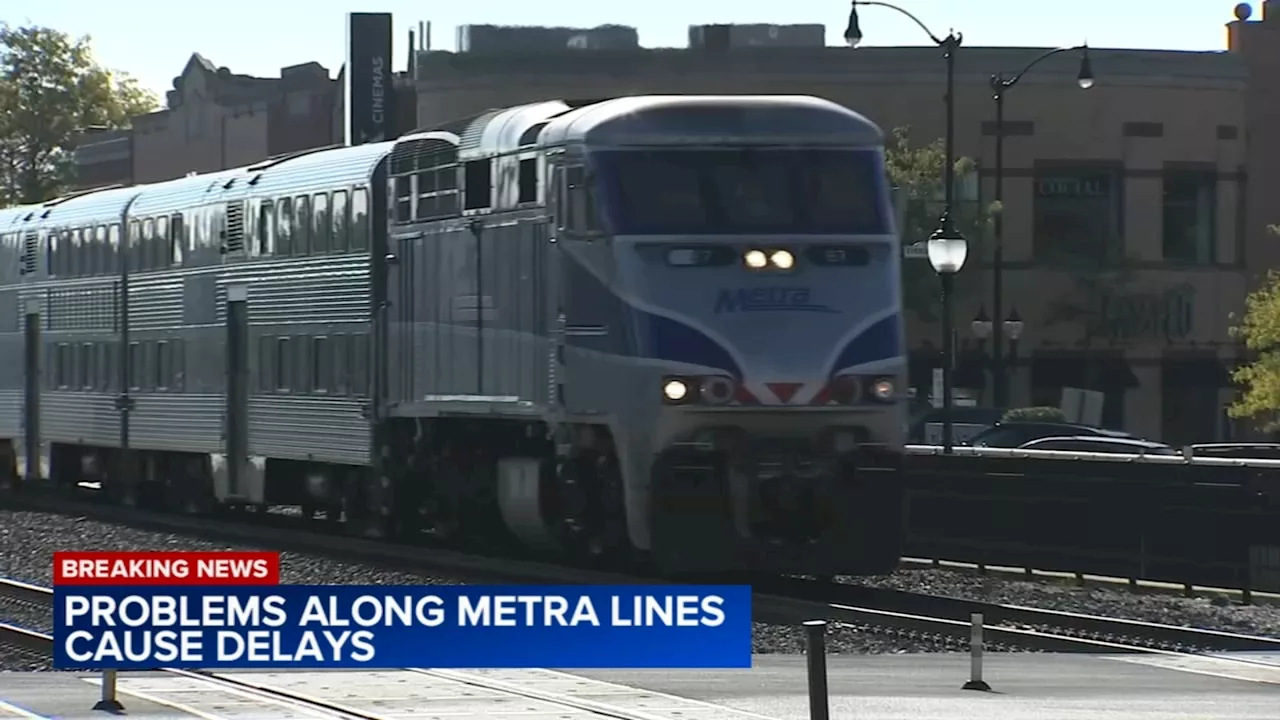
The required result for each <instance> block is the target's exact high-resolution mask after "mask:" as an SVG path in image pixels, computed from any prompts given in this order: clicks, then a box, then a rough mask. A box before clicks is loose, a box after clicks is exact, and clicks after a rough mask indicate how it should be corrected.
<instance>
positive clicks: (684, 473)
mask: <svg viewBox="0 0 1280 720" xmlns="http://www.w3.org/2000/svg"><path fill="white" fill-rule="evenodd" d="M378 436H379V438H380V442H379V448H380V452H378V453H377V457H376V458H375V460H376V462H375V463H374V464H373V466H372V467H357V466H349V465H333V464H324V463H316V462H306V461H298V460H281V459H266V460H265V466H264V467H263V483H262V493H261V497H260V502H253V503H248V502H241V501H236V500H231V501H227V500H226V499H225V498H224V499H222V500H220V499H219V497H220V494H219V486H218V481H217V478H216V475H217V473H216V471H215V470H216V468H215V466H216V463H217V461H218V458H217V457H216V456H210V455H209V454H206V453H178V452H159V451H147V450H131V451H129V452H122V451H121V450H120V449H118V448H104V447H87V446H78V445H70V444H63V443H47V444H46V445H45V453H46V455H45V456H44V457H43V458H42V460H41V462H40V465H41V468H42V470H43V472H42V473H41V475H42V476H43V477H44V479H46V480H47V481H48V482H49V483H50V484H51V485H52V486H53V487H56V488H58V489H59V490H60V491H66V492H76V491H82V492H91V493H94V494H96V495H98V496H100V497H102V498H104V499H105V500H107V501H109V502H113V503H119V504H124V505H132V506H139V507H145V508H148V509H153V510H161V511H168V512H174V513H189V514H211V513H217V512H267V511H268V508H289V507H292V508H296V509H297V510H300V511H301V513H302V515H303V516H304V517H306V518H307V519H309V520H311V521H312V522H314V523H315V524H316V525H317V526H318V527H322V528H324V529H326V530H329V531H333V532H343V533H349V534H353V535H361V536H372V537H381V538H386V539H395V540H415V539H430V540H433V541H436V542H439V543H442V544H445V545H447V546H458V547H464V548H476V549H479V548H483V549H487V550H492V551H500V552H502V553H505V554H511V555H514V556H533V557H544V556H555V557H557V558H561V559H563V558H566V557H567V558H570V559H572V560H574V561H576V562H579V563H583V564H591V565H597V566H608V567H619V566H636V565H643V566H648V567H651V568H654V569H658V570H661V571H663V572H666V573H668V574H671V575H676V576H680V575H695V574H696V575H700V576H701V575H706V574H709V573H729V572H733V573H742V572H746V573H762V574H770V575H772V574H816V575H837V574H878V573H884V572H890V571H892V570H893V568H894V567H895V566H896V565H897V562H898V558H899V556H900V554H901V544H902V539H903V529H904V526H905V509H904V499H903V493H902V490H901V487H900V483H899V478H898V473H897V471H898V463H899V461H900V455H898V454H896V453H892V452H878V451H876V450H875V449H864V450H859V451H855V452H848V453H844V454H841V455H825V456H823V455H815V454H813V453H812V452H809V451H808V449H807V448H804V447H789V446H779V447H772V446H769V445H767V444H764V445H760V446H758V447H757V448H756V449H755V450H753V451H752V452H750V453H747V454H744V455H733V456H730V454H727V453H724V452H716V451H708V450H706V449H702V448H697V447H688V448H684V447H677V448H674V449H672V450H669V451H667V452H665V453H663V454H661V455H660V456H658V457H657V458H656V460H655V462H654V463H653V464H652V470H651V473H650V479H651V483H650V484H649V487H650V488H651V494H650V497H649V498H648V503H647V505H648V508H647V512H640V511H637V510H635V509H634V505H633V509H632V511H631V512H630V513H629V512H628V505H629V502H628V499H627V493H626V491H625V489H624V477H623V476H624V473H623V468H622V466H621V463H620V462H619V453H618V452H617V450H616V449H615V447H614V443H613V438H612V436H611V435H610V433H609V431H608V430H607V429H605V428H601V427H594V426H591V427H586V426H584V427H577V428H574V429H572V430H571V431H569V432H568V433H567V434H566V433H561V434H560V436H559V437H558V438H552V437H549V435H548V433H547V430H546V427H545V426H544V425H542V424H541V423H537V422H524V421H492V420H484V421H479V420H476V421H470V420H461V419H460V420H455V419H449V420H439V419H434V420H426V419H411V418H405V419H395V420H392V421H390V422H388V423H387V424H386V425H385V426H384V428H383V429H382V432H380V433H378ZM15 448H16V449H18V452H16V453H15V452H14V450H15ZM21 449H22V446H21V444H18V443H15V442H12V441H9V442H5V443H4V451H5V452H6V455H7V458H8V461H7V462H3V464H2V465H0V467H3V468H7V469H8V472H7V473H6V474H7V475H8V478H7V479H8V480H9V481H10V482H18V483H20V482H30V479H26V478H29V474H28V473H27V468H26V465H27V461H26V458H24V457H22V453H21ZM20 479H22V480H20ZM641 507H643V505H641ZM637 516H640V518H642V519H641V520H640V521H641V522H647V523H649V530H650V532H649V537H650V540H651V546H650V547H649V548H645V549H644V550H643V551H641V550H637V549H636V548H635V547H634V546H633V544H632V541H631V536H632V533H630V532H629V527H628V524H629V523H630V522H636V521H637Z"/></svg>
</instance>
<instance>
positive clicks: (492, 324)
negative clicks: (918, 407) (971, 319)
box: [0, 96, 906, 575]
mask: <svg viewBox="0 0 1280 720" xmlns="http://www.w3.org/2000/svg"><path fill="white" fill-rule="evenodd" d="M0 238H3V243H2V247H3V252H4V253H5V255H6V256H7V258H6V260H7V262H5V263H4V267H3V269H2V270H0V272H2V273H3V274H2V275H0V305H4V306H6V307H7V308H8V310H7V317H8V318H9V319H10V321H9V322H8V324H7V325H5V324H3V323H0V343H3V345H2V347H3V349H4V352H5V354H6V355H7V356H8V357H9V358H10V359H11V360H12V362H11V363H10V364H9V365H8V367H9V368H10V370H9V371H7V372H6V373H4V374H3V377H2V380H3V383H2V385H0V437H3V438H6V439H8V444H9V447H10V448H11V449H12V451H13V455H14V458H15V463H14V466H15V467H14V472H16V473H17V474H18V475H19V476H21V477H27V478H32V479H34V478H36V477H38V476H44V477H50V478H52V479H54V480H55V481H58V482H64V483H86V482H96V483H101V484H102V485H103V486H104V487H105V488H106V489H107V490H108V491H109V492H112V493H114V494H116V496H117V497H119V498H120V499H122V500H124V501H131V502H133V501H136V502H149V503H161V504H164V505H166V506H168V507H171V508H173V509H179V510H187V511H200V510H203V509H206V508H208V507H210V506H211V505H212V504H215V503H221V504H230V505H245V506H261V505H268V504H294V505H301V506H303V508H304V509H305V510H306V512H308V513H309V514H315V515H325V516H327V517H328V518H330V519H333V520H338V519H342V520H344V521H345V524H346V525H347V526H349V527H350V528H352V529H358V530H359V531H362V532H377V533H382V534H406V533H410V534H412V533H417V532H421V531H429V532H432V533H434V534H435V535H437V536H439V537H442V538H449V537H456V536H460V535H462V536H473V537H479V538H482V539H484V540H487V541H493V540H495V539H500V538H501V539H507V540H514V541H516V542H517V543H518V544H519V545H521V546H525V547H528V548H534V549H540V550H548V551H551V552H558V553H569V554H576V555H586V556H615V555H624V554H636V553H638V554H641V555H645V556H647V557H649V558H651V559H652V560H653V561H654V563H655V564H656V565H657V566H659V567H661V568H664V569H666V570H669V571H680V572H703V571H713V572H715V571H733V570H749V571H756V572H781V573H812V574H822V575H830V574H865V573H880V572H885V571H888V570H891V569H892V568H893V567H894V566H896V564H897V561H898V557H899V554H900V550H901V541H902V536H903V532H904V523H903V513H904V509H903V505H904V503H903V493H902V490H901V488H900V487H899V485H898V477H897V474H896V472H895V470H896V469H897V468H898V466H899V463H900V460H901V455H902V447H903V439H904V438H903V433H904V425H905V422H904V420H905V414H904V413H905V409H904V397H903V395H902V393H901V388H902V387H903V386H904V380H905V378H904V374H905V367H906V365H905V352H904V347H903V327H902V303H901V286H900V268H899V262H900V259H899V258H900V254H901V253H900V249H899V246H898V239H897V236H896V230H895V227H894V215H893V211H892V207H891V196H890V189H889V187H888V184H887V179H886V176H885V168H884V155H883V135H882V132H881V130H880V129H879V128H878V127H876V126H875V125H874V124H873V123H871V122H870V121H868V120H867V119H866V118H864V117H862V116H861V115H858V114H857V113H854V112H851V111H849V110H847V109H845V108H842V107H840V106H838V105H836V104H833V103H830V102H827V101H825V100H820V99H816V98H809V97H799V96H777V97H743V96H705V97H699V96H681V97H625V98H615V99H608V100H599V101H584V102H563V101H548V102H541V103H534V104H530V105H524V106H520V107H514V108H508V109H503V110H496V111H491V112H488V113H485V114H483V115H481V116H479V117H475V118H468V119H465V120H462V121H459V122H456V123H451V124H448V125H445V126H442V127H438V128H433V129H431V130H427V131H420V132H416V133H413V134H410V135H406V136H404V137H401V138H400V139H398V140H396V141H394V142H388V143H380V144H376V145H364V146H359V147H353V148H337V149H321V150H316V151H311V152H307V153H302V154H298V155H294V156H288V157H283V158H277V159H273V160H271V161H267V162H264V163H260V164H258V165H255V166H252V167H247V168H239V169H235V170H230V171H224V172H220V173H215V174H212V175H205V176H194V177H189V178H184V179H181V180H176V181H172V182H168V183H158V184H154V185H147V186H139V187H133V188H117V189H110V190H103V191H99V192H91V193H88V194H86V195H81V196H78V197H73V198H68V199H63V200H57V201H53V202H51V203H47V204H45V205H43V206H40V207H28V208H17V209H10V210H7V211H0ZM0 316H3V313H0ZM19 319H22V320H23V322H19ZM23 368H25V370H26V372H22V371H21V370H22V369H23ZM41 369H43V372H38V371H40V370H41ZM37 459H38V460H39V462H38V463H37V462H33V461H34V460H37Z"/></svg>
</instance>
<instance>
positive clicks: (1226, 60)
mask: <svg viewBox="0 0 1280 720" xmlns="http://www.w3.org/2000/svg"><path fill="white" fill-rule="evenodd" d="M1268 5H1270V6H1271V7H1270V8H1269V9H1270V13H1269V14H1268V13H1267V12H1266V11H1265V10H1264V13H1263V17H1262V18H1261V19H1259V20H1255V21H1250V22H1233V23H1231V24H1229V25H1228V35H1229V45H1230V50H1229V51H1228V52H1225V53H1197V52H1173V51H1168V52H1163V51H1135V50H1093V51H1092V53H1091V57H1092V62H1093V68H1094V72H1095V75H1096V76H1097V84H1096V86H1095V87H1094V88H1092V89H1090V90H1088V91H1082V90H1080V89H1078V88H1077V87H1076V83H1075V75H1076V70H1077V66H1078V59H1077V57H1076V56H1075V54H1074V53H1062V54H1060V55H1058V56H1055V57H1054V58H1051V59H1049V60H1047V61H1046V62H1044V63H1042V64H1040V65H1038V66H1037V67H1036V68H1035V69H1034V70H1033V71H1032V72H1031V73H1029V74H1028V75H1027V76H1026V77H1025V79H1024V80H1022V81H1021V82H1020V83H1019V84H1018V85H1017V87H1015V88H1013V89H1012V90H1010V91H1009V93H1008V94H1007V96H1006V118H1007V120H1006V123H1007V124H1006V134H1005V178H1006V179H1005V183H1004V188H1005V191H1004V208H1005V212H1004V228H1005V229H1004V235H1005V261H1006V265H1005V273H1004V287H1005V292H1004V297H1005V307H1006V309H1008V308H1009V307H1014V308H1016V309H1017V311H1018V312H1019V314H1020V315H1021V317H1022V318H1023V320H1024V321H1025V325H1026V330H1025V332H1024V334H1023V336H1022V338H1021V341H1020V343H1019V359H1018V361H1017V363H1016V364H1015V366H1014V369H1013V371H1012V374H1011V379H1012V382H1011V385H1012V401H1013V404H1025V403H1037V404H1057V402H1058V401H1059V398H1060V395H1061V388H1062V387H1063V386H1079V387H1087V388H1093V389H1097V390H1101V391H1104V392H1106V393H1107V403H1106V407H1105V411H1104V417H1105V420H1106V422H1107V423H1108V424H1111V425H1115V426H1119V427H1123V428H1125V429H1127V430H1130V431H1132V432H1137V433H1140V434H1143V435H1146V436H1148V437H1152V438H1156V439H1163V440H1165V441H1167V442H1174V443H1183V442H1193V441H1205V440H1213V439H1216V438H1223V437H1227V436H1230V435H1232V434H1235V435H1236V436H1240V435H1241V431H1240V430H1238V429H1233V428H1232V427H1231V426H1230V425H1231V424H1230V423H1228V422H1227V421H1226V419H1225V415H1224V413H1223V411H1222V407H1223V405H1224V403H1225V402H1226V401H1227V400H1228V399H1229V397H1230V394H1231V391H1230V389H1229V387H1228V378H1227V373H1228V371H1229V369H1230V367H1231V366H1233V365H1234V363H1235V362H1236V361H1237V359H1238V358H1239V356H1240V354H1241V350H1240V349H1239V348H1238V347H1237V345H1236V344H1235V343H1234V341H1233V340H1232V339H1231V337H1230V334H1229V327H1230V325H1231V323H1232V320H1231V315H1232V313H1238V312H1239V311H1240V310H1241V308H1242V304H1243V298H1244V295H1245V293H1246V292H1247V291H1248V289H1249V288H1250V287H1252V286H1253V285H1254V284H1255V283H1256V279H1257V277H1258V276H1259V275H1261V274H1265V272H1266V270H1267V269H1269V268H1271V267H1276V266H1277V264H1280V242H1278V241H1276V240H1275V239H1273V238H1270V237H1269V236H1268V235H1267V234H1266V232H1265V227H1266V225H1267V223H1272V222H1277V221H1280V217H1277V215H1278V214H1280V213H1278V212H1275V211H1273V210H1272V209H1271V205H1270V203H1269V202H1268V200H1269V199H1270V198H1271V197H1274V196H1275V195H1276V194H1277V192H1280V162H1277V159H1280V100H1278V99H1276V98H1280V42H1276V41H1277V40H1278V39H1280V1H1278V2H1272V3H1268ZM1043 51H1044V50H1043V49H1035V48H982V47H964V48H962V49H961V50H960V52H959V54H958V55H957V73H958V75H957V82H958V88H957V93H956V103H957V134H956V138H957V150H958V152H959V154H961V155H964V156H968V157H971V158H973V159H974V160H975V161H976V163H977V166H978V168H979V170H978V177H979V178H980V181H975V182H973V183H972V189H971V193H970V197H969V198H968V201H969V202H970V203H971V204H972V205H974V206H983V205H985V204H986V202H987V201H988V200H989V199H990V198H991V192H992V187H991V186H992V183H991V175H992V168H993V165H994V158H993V151H994V140H995V137H994V135H995V133H994V128H993V122H992V119H993V113H994V106H993V102H992V98H991V91H990V89H989V87H988V78H989V77H990V76H991V75H992V74H993V73H997V72H1003V73H1006V74H1011V73H1016V72H1017V71H1018V70H1020V69H1021V68H1022V67H1023V66H1025V65H1026V64H1027V63H1028V62H1029V61H1031V60H1032V59H1034V58H1035V57H1037V55H1039V54H1040V53H1042V52H1043ZM301 67H303V68H306V67H307V66H301ZM943 70H944V64H943V62H942V58H941V55H940V52H939V51H938V50H937V49H935V48H864V49H858V50H851V49H848V48H804V47H788V48H759V49H733V50H719V51H716V50H711V49H698V50H690V49H669V50H614V51H605V50H594V51H593V50H568V49H566V50H563V51H552V52H540V53H528V54H522V55H504V54H485V53H456V54H455V53H445V52H424V53H420V54H419V56H418V58H417V67H416V73H415V74H416V84H415V89H416V96H417V98H416V111H417V126H418V127H427V126H431V125H435V124H438V123H441V122H444V121H449V120H455V119H458V118H461V117H465V116H469V115H473V114H476V113H479V112H481V111H483V110H486V109H489V108H493V107H499V106H505V105H514V104H519V103H524V102H530V101H535V100H542V99H548V98H556V97H565V98H583V97H596V96H599V97H607V96H616V95H621V94H635V93H803V94H812V95H818V96H823V97H827V98H830V99H833V100H836V101H838V102H841V103H844V104H846V105H848V106H849V107H851V108H853V109H855V110H858V111H859V112H862V113H864V114H866V115H867V116H869V117H870V118H871V119H873V120H875V121H876V122H878V123H880V124H881V125H882V126H883V127H885V128H892V127H899V126H909V127H910V128H911V133H912V136H913V137H914V138H915V139H917V140H922V141H929V140H932V139H933V138H936V137H940V136H941V135H942V134H943V129H944V113H943V108H944V105H943V100H942V95H943V81H944V76H943ZM236 77H237V76H230V78H232V79H234V78H236ZM308 77H315V78H316V79H315V80H314V81H309V83H310V84H307V85H305V87H306V88H308V89H307V90H298V91H287V92H281V91H279V90H275V91H271V93H274V94H271V93H269V96H270V97H272V98H275V99H274V100H267V99H263V98H256V99H254V100H253V101H252V102H250V103H248V104H247V105H246V104H245V103H241V104H240V105H236V104H234V103H230V102H226V103H223V102H219V101H216V100H214V99H212V98H217V97H220V95H219V94H218V91H217V90H210V89H202V90H200V91H198V92H197V89H196V88H198V87H199V88H220V87H223V85H222V83H224V82H227V81H228V78H227V77H226V76H225V75H224V74H222V73H220V72H219V71H216V70H213V69H212V68H211V67H210V66H207V64H205V63H202V62H201V61H200V60H199V58H198V56H197V57H196V58H193V60H192V63H190V64H189V65H188V68H187V70H186V72H184V74H183V77H182V83H181V88H180V89H178V90H175V92H179V93H181V94H182V96H183V98H182V102H181V103H180V104H178V105H177V106H176V107H174V106H173V103H172V100H171V109H170V110H167V111H164V112H162V113H157V114H156V115H154V116H148V117H147V118H140V119H139V122H138V123H137V129H136V130H135V133H134V140H133V142H134V147H133V170H134V173H135V178H134V179H135V180H137V181H145V180H149V179H158V178H159V177H161V176H174V175H175V174H181V172H182V171H186V170H207V169H213V168H215V167H225V166H228V165H229V164H236V163H240V162H249V161H252V160H255V159H259V158H260V157H265V156H266V155H271V154H277V153H279V152H284V151H286V150H284V149H283V148H284V147H285V145H286V144H287V143H285V138H288V139H289V140H291V141H292V142H293V146H294V147H296V146H297V144H299V143H301V142H312V143H314V144H315V145H321V144H326V143H328V142H331V141H334V140H336V138H337V137H339V130H338V129H339V128H340V127H341V124H340V123H339V122H337V121H336V119H334V118H336V114H335V113H336V112H338V111H337V110H335V108H336V107H337V106H338V105H340V103H338V102H332V101H328V102H329V104H327V105H326V104H325V103H326V101H324V100H320V99H314V100H308V101H301V100H291V99H290V98H293V97H295V95H294V94H291V93H295V94H296V93H298V92H301V93H304V94H306V93H310V94H309V95H308V97H311V98H323V97H332V95H331V94H329V95H326V94H325V93H326V92H327V93H332V92H333V91H332V90H329V89H326V88H327V87H329V86H326V85H325V84H324V82H321V81H320V79H319V75H318V73H317V74H313V75H308ZM325 79H326V81H327V76H326V78H325ZM272 82H276V83H284V82H285V79H281V80H278V81H272ZM244 85H245V88H246V90H245V92H246V93H249V92H250V91H249V89H248V88H249V87H250V86H251V85H253V83H247V82H246V83H244ZM196 96H198V97H199V99H195V98H196ZM228 96H234V95H233V94H229V95H228ZM201 103H203V104H201ZM253 103H258V104H257V105H254V104H253ZM261 103H266V108H267V111H266V113H265V117H259V114H262V112H261V109H260V108H262V107H263V105H261ZM292 103H301V104H302V105H304V106H305V107H304V108H303V110H304V112H300V113H298V114H296V115H291V116H289V117H292V118H294V119H291V120H285V119H276V120H273V119H272V118H275V117H277V115H279V114H281V113H284V115H289V114H288V113H287V112H286V111H287V109H288V108H289V107H291V104H292ZM308 103H310V104H308ZM404 104H405V103H404V102H403V101H402V103H401V107H402V109H404ZM234 107H247V108H248V109H246V110H243V111H240V112H239V114H236V113H237V111H235V110H233V109H232V108H234ZM282 107H283V108H284V109H283V110H282V109H281V108H282ZM196 108H204V109H203V110H199V111H197V110H196ZM254 108H259V109H258V110H254ZM197 112H202V113H204V114H203V116H202V117H203V120H202V121H201V122H202V123H203V125H201V128H202V129H203V132H205V133H212V135H213V136H214V137H222V138H226V139H227V140H226V141H224V143H223V144H222V145H218V144H215V143H213V142H212V141H211V140H209V139H208V138H205V139H203V140H201V139H199V138H198V137H197V138H194V139H193V138H192V137H191V131H190V130H182V128H183V127H190V126H191V123H192V122H194V121H193V120H190V119H186V118H190V117H193V115H192V113H197ZM255 113H257V114H255ZM157 116H159V117H158V118H157ZM281 117H283V116H281ZM152 118H157V119H155V120H152ZM180 118H184V119H180ZM228 118H230V119H228ZM273 122H274V123H275V125H273ZM281 123H286V124H287V125H281ZM306 123H311V125H310V126H309V128H310V130H309V132H310V133H311V134H304V133H303V132H302V130H301V129H300V128H302V127H303V125H305V124H306ZM282 126H287V127H290V128H293V130H291V131H289V132H286V133H285V134H284V135H280V134H278V133H273V132H272V128H273V127H277V128H278V127H282ZM152 127H163V128H164V129H163V130H151V131H148V130H147V128H152ZM224 127H225V128H226V131H224V130H223V129H222V128H224ZM183 133H186V134H185V135H184V134H183ZM224 133H225V134H224ZM153 135H162V136H163V137H165V138H168V139H166V140H164V141H161V139H160V138H158V137H152V136H153ZM184 138H185V139H184ZM183 142H186V143H188V144H187V145H186V146H185V147H188V148H191V149H190V150H187V151H186V152H185V154H184V151H183V150H182V149H181V148H182V147H184V146H183V144H182V143H183ZM90 147H92V146H90ZM85 151H86V152H88V151H89V148H88V147H87V148H86V150H85ZM982 235H983V233H982V230H981V226H979V230H978V232H977V233H976V236H975V237H973V238H971V239H972V240H973V242H974V244H975V245H974V247H975V255H976V256H975V255H971V257H973V259H972V260H971V261H970V264H969V265H968V266H966V268H965V270H964V271H963V272H962V273H961V275H960V277H959V279H958V281H957V283H958V287H959V296H958V301H957V302H958V305H957V320H958V321H959V323H958V326H959V327H960V328H961V332H960V351H961V358H962V360H961V362H960V367H959V368H958V370H959V373H958V378H959V379H963V380H964V383H963V384H966V385H969V386H972V387H975V388H977V389H978V390H979V391H981V387H982V386H983V385H984V384H985V378H984V373H983V372H982V371H981V370H979V369H977V368H980V367H981V361H980V360H979V359H978V358H980V357H981V349H980V347H979V343H977V342H976V341H975V340H974V339H973V336H972V335H971V334H970V332H969V327H968V325H969V324H968V322H967V321H968V319H969V318H971V317H973V316H974V315H975V314H976V313H977V312H978V310H979V308H980V307H986V308H988V309H989V306H990V302H991V269H990V263H989V261H988V260H989V255H990V253H989V250H990V247H989V246H990V240H989V239H988V238H985V237H983V236H982ZM912 239H914V238H912ZM909 262H922V261H909ZM909 337H910V338H911V344H912V346H913V348H915V349H916V356H917V357H916V360H915V362H913V368H915V370H916V373H915V374H916V375H917V379H916V381H917V382H920V383H921V384H924V383H926V382H927V375H928V367H929V365H930V363H931V362H936V360H934V358H936V355H937V353H936V351H935V350H931V348H936V347H938V346H939V343H938V328H937V326H936V324H934V323H933V322H932V321H931V320H930V319H928V318H927V317H925V316H918V317H914V318H913V319H912V321H911V324H910V328H909Z"/></svg>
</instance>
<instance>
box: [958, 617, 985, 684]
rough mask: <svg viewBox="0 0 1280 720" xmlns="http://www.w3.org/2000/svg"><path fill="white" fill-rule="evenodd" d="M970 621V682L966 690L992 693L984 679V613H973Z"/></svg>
mask: <svg viewBox="0 0 1280 720" xmlns="http://www.w3.org/2000/svg"><path fill="white" fill-rule="evenodd" d="M969 619H970V620H971V622H972V624H971V625H970V626H969V682H967V683H965V684H964V689H965V690H981V691H982V692H990V691H991V686H990V685H988V684H987V683H986V681H985V680H983V679H982V613H973V614H972V615H970V616H969Z"/></svg>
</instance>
